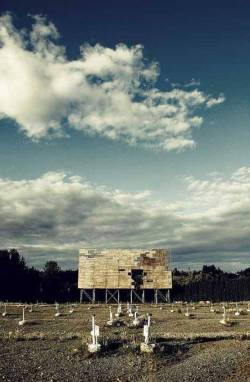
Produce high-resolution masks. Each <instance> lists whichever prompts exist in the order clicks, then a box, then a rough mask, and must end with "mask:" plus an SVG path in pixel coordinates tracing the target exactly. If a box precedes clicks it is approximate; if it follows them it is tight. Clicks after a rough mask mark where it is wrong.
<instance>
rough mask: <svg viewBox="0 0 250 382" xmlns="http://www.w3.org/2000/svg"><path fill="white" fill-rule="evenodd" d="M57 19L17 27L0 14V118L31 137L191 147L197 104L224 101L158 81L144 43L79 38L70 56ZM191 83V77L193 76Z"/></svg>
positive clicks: (206, 105)
mask: <svg viewBox="0 0 250 382" xmlns="http://www.w3.org/2000/svg"><path fill="white" fill-rule="evenodd" d="M59 37H60V36H59V32H58V31H57V29H56V26H55V25H54V24H53V23H51V22H49V21H48V20H46V18H44V17H42V16H35V17H34V18H33V25H32V28H31V30H29V31H28V30H17V29H16V28H15V26H14V24H13V20H12V17H11V15H10V14H5V15H3V16H2V17H1V18H0V118H1V117H2V118H4V117H8V118H11V119H13V120H15V121H16V122H17V124H18V125H19V127H20V129H21V130H22V131H23V133H25V134H26V135H27V136H28V137H29V138H31V139H33V140H38V139H41V138H44V137H55V136H65V135H66V134H67V133H66V131H70V129H77V130H78V131H81V132H83V133H85V134H88V135H99V136H103V137H106V138H108V139H111V140H121V141H124V142H126V143H128V144H130V145H136V144H141V145H143V146H145V147H148V148H151V149H157V150H184V149H186V148H192V147H194V146H195V141H194V139H193V137H192V131H193V129H194V128H195V127H199V126H201V124H202V122H203V118H202V117H201V116H200V115H199V111H200V109H201V108H203V109H204V108H211V107H212V106H214V105H217V104H219V103H222V102H224V96H223V95H220V96H219V97H218V98H214V97H212V96H210V95H207V94H205V93H204V92H202V91H200V90H197V89H192V90H189V91H188V89H187V90H183V89H172V90H170V91H163V90H160V89H158V88H157V87H156V82H157V79H158V77H159V65H158V64H157V63H156V62H149V61H147V60H146V59H145V57H144V55H143V47H142V46H141V45H135V46H132V47H128V46H126V45H124V44H118V45H117V46H116V47H115V48H109V47H104V46H101V45H100V44H96V45H94V46H91V45H88V44H83V45H82V46H81V47H80V55H79V57H77V58H75V59H71V60H70V59H69V58H68V57H67V55H66V49H65V47H64V46H61V45H60V44H59V43H58V39H59ZM193 85H195V83H193Z"/></svg>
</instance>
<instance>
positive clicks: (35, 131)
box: [0, 0, 250, 270]
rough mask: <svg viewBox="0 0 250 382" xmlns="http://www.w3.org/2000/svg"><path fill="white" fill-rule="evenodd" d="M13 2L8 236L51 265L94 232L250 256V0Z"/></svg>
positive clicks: (7, 9) (6, 42)
mask: <svg viewBox="0 0 250 382" xmlns="http://www.w3.org/2000/svg"><path fill="white" fill-rule="evenodd" d="M62 4H63V5H62ZM0 12H1V15H2V18H1V21H0V28H1V27H2V29H0V41H1V44H0V115H1V119H0V178H1V184H2V189H1V190H0V216H1V223H0V239H1V247H13V246H15V247H18V248H19V249H20V251H21V252H22V253H23V254H24V255H25V256H26V257H27V260H28V261H29V262H30V263H32V264H35V265H37V266H41V265H42V264H43V263H44V261H45V260H46V259H49V258H51V257H53V258H55V259H56V260H57V261H58V262H59V263H60V264H61V265H62V266H75V265H76V263H77V249H78V248H79V246H85V245H86V246H106V247H108V246H131V247H135V246H136V247H137V246H140V247H155V246H164V247H168V248H170V249H171V252H172V257H173V263H174V264H175V265H177V266H178V267H180V268H181V267H183V268H186V267H188V266H190V267H191V268H197V267H200V266H201V265H202V264H203V263H215V264H217V265H219V266H221V267H223V268H225V269H234V270H235V269H240V268H243V267H246V266H249V265H250V260H249V248H250V247H249V246H250V240H249V237H250V235H249V233H250V232H249V230H250V229H248V226H249V223H250V221H248V215H249V216H250V207H249V205H250V200H249V190H250V171H249V168H250V158H249V145H250V129H249V122H250V108H249V106H250V105H249V100H250V84H249V78H250V76H249V63H250V25H249V20H250V5H249V4H248V2H247V1H237V2H236V1H231V2H230V1H220V2H215V1H209V2H202V3H201V2H200V1H188V2H187V1H175V2H169V1H154V2H150V1H133V2H132V1H131V2H130V1H126V2H124V3H123V2H117V1H114V2H113V1H108V2H102V1H91V2H88V1H71V2H62V1H60V2H59V1H53V2H46V1H41V2H40V1H36V2H33V1H30V2H29V1H25V0H24V1H22V2H19V1H12V2H11V4H10V2H8V1H5V0H3V1H2V2H1V5H0ZM30 15H33V16H35V18H34V17H33V18H32V17H30ZM32 28H33V29H32ZM24 30H26V32H25V33H24V32H23V31H24ZM86 44H89V45H88V46H87V45H86ZM96 44H99V45H96ZM117 44H123V45H117ZM138 44H139V45H140V47H137V48H133V47H135V46H137V45H138ZM80 46H82V52H83V55H82V56H81V55H80V54H79V51H80ZM59 47H60V48H59ZM62 47H63V49H65V53H63V51H62ZM1 61H2V64H1ZM155 63H157V65H156V64H155ZM143 110H144V111H143ZM248 211H249V214H248ZM72 214H74V217H72ZM249 220H250V217H249Z"/></svg>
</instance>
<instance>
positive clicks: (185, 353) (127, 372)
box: [0, 303, 250, 382]
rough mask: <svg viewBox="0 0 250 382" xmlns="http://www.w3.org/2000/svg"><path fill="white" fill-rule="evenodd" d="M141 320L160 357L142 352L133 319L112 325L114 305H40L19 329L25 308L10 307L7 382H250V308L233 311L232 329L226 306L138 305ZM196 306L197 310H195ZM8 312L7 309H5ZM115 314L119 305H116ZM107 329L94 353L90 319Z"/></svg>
mask: <svg viewBox="0 0 250 382" xmlns="http://www.w3.org/2000/svg"><path fill="white" fill-rule="evenodd" d="M138 307H139V316H140V318H141V319H143V318H144V317H146V313H151V314H152V318H151V322H152V325H151V335H152V341H153V342H155V343H156V349H155V352H154V354H141V353H140V350H139V346H140V343H141V342H142V341H143V335H142V334H143V329H142V328H137V329H135V328H131V327H128V326H127V324H129V323H131V320H132V319H131V318H130V317H128V315H127V314H126V305H125V304H124V305H123V310H124V313H125V314H124V316H122V317H121V320H122V326H120V327H112V328H109V327H107V325H106V321H107V320H108V317H109V307H108V306H107V305H91V306H90V305H76V306H74V312H73V313H72V314H69V310H70V306H68V305H62V306H60V313H61V316H60V317H58V318H56V317H55V316H54V314H55V307H54V305H41V304H39V305H33V312H31V313H30V312H29V308H27V309H26V310H25V319H26V320H27V324H26V325H24V326H23V327H20V326H19V325H18V321H19V320H20V319H21V316H22V306H18V305H17V304H9V305H8V306H7V313H8V315H7V316H6V317H2V316H1V317H0V381H18V382H19V381H25V382H29V381H36V382H40V381H46V382H47V381H48V382H49V381H51V382H52V381H69V382H71V381H72V382H73V381H76V382H77V381H161V382H164V381H190V382H191V381H225V382H232V381H237V382H241V381H250V312H247V304H242V305H240V306H239V308H240V309H242V313H243V314H241V315H240V316H235V314H234V313H235V304H231V305H228V306H227V311H228V316H229V317H230V319H231V321H232V325H231V326H230V327H226V326H223V325H221V324H220V322H219V321H220V319H221V318H222V307H221V305H216V306H214V309H215V310H218V313H216V312H210V307H209V305H206V304H205V303H204V304H203V305H202V304H195V305H194V306H191V305H190V306H189V312H190V313H191V314H192V315H193V317H192V318H187V317H185V316H184V313H185V312H186V306H185V305H182V306H180V309H181V312H178V309H177V306H175V307H174V310H175V311H174V312H173V313H172V312H171V306H170V305H162V306H161V305H158V306H155V305H147V304H145V305H138ZM193 308H195V309H193ZM1 309H2V311H1V313H2V312H3V307H1ZM112 309H113V313H115V312H116V309H117V306H116V305H112ZM93 314H95V317H96V324H98V325H99V326H100V342H101V344H102V351H101V352H100V353H99V354H98V355H90V354H89V353H88V351H87V347H86V343H87V342H90V341H91V338H90V330H91V316H92V315H93Z"/></svg>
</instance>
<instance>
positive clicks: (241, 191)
mask: <svg viewBox="0 0 250 382" xmlns="http://www.w3.org/2000/svg"><path fill="white" fill-rule="evenodd" d="M185 182H186V184H187V190H186V199H183V200H182V201H180V202H176V203H174V204H167V203H165V202H162V201H155V200H154V199H153V195H152V194H151V193H150V192H149V191H143V192H141V193H134V194H132V193H125V192H123V191H121V190H112V189H108V188H106V187H105V186H96V185H93V184H91V183H89V182H88V181H86V180H84V179H82V178H80V177H77V176H70V177H69V176H67V175H65V174H64V173H48V174H45V175H44V176H42V177H40V178H37V179H34V180H20V181H12V180H8V179H0V242H1V247H17V248H19V249H21V250H22V251H23V253H24V254H27V253H28V255H29V258H31V259H32V261H33V262H36V263H37V264H41V263H44V262H45V261H46V259H48V258H51V257H54V258H55V259H60V258H62V259H63V262H64V263H67V264H72V262H73V260H74V261H76V260H77V251H78V249H79V248H80V247H82V246H98V247H144V248H145V247H151V248H152V247H169V248H171V249H172V253H173V260H174V262H175V263H176V262H177V263H181V264H187V263H189V264H190V265H192V264H198V263H199V264H200V263H202V262H215V263H216V264H220V265H221V264H223V263H224V265H225V266H227V268H230V267H232V266H233V264H235V262H237V264H238V266H239V267H240V266H241V264H242V267H243V266H246V265H247V264H248V265H250V257H249V248H250V228H249V227H250V169H249V168H246V167H244V168H241V169H239V170H237V171H236V172H235V173H234V174H232V176H231V177H229V178H227V179H222V178H217V177H215V178H213V179H211V177H209V178H208V180H200V179H194V178H187V179H186V181H185Z"/></svg>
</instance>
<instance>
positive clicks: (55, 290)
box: [0, 249, 250, 303]
mask: <svg viewBox="0 0 250 382" xmlns="http://www.w3.org/2000/svg"><path fill="white" fill-rule="evenodd" d="M78 299H79V291H78V289H77V271H76V270H62V269H60V267H59V266H58V264H57V263H56V262H55V261H48V262H47V263H46V264H45V266H44V268H43V270H37V269H35V268H34V267H28V266H27V265H26V263H25V260H24V258H23V257H22V256H20V254H19V253H18V251H17V250H15V249H12V250H0V300H2V301H23V302H36V301H37V300H38V301H43V302H49V303H53V302H55V301H58V302H67V301H77V300H78ZM172 299H173V300H184V301H200V300H212V301H241V300H250V268H247V269H245V270H243V271H240V272H237V273H228V272H224V271H223V270H221V269H219V268H216V267H215V266H214V265H211V266H208V265H204V266H203V268H202V270H199V271H190V272H184V271H179V270H177V269H174V270H173V291H172Z"/></svg>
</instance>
